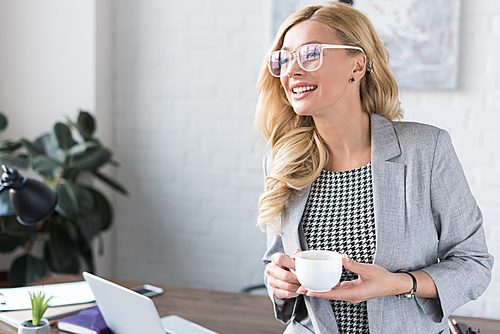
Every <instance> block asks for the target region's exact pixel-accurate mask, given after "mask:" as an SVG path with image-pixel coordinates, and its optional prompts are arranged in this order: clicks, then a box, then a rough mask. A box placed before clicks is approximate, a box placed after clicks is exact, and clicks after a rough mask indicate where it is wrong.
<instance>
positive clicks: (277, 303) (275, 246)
mask: <svg viewBox="0 0 500 334" xmlns="http://www.w3.org/2000/svg"><path fill="white" fill-rule="evenodd" d="M274 253H284V249H283V243H282V240H281V236H280V235H279V234H277V233H275V232H274V231H273V230H271V229H269V228H268V229H267V250H266V253H265V254H264V257H263V259H262V261H263V262H264V265H265V267H266V268H267V266H268V265H269V264H270V263H271V257H272V256H273V254H274ZM268 278H269V275H268V274H267V272H266V271H265V270H264V283H265V285H266V287H267V291H268V294H269V297H270V298H271V301H272V302H273V305H274V315H275V317H276V319H277V320H279V321H281V322H283V323H285V324H287V323H289V322H290V320H291V319H292V318H293V317H294V316H295V314H296V313H297V307H298V304H299V302H300V299H301V298H302V296H299V297H297V298H292V299H287V300H283V299H279V298H278V297H276V296H275V295H274V294H273V292H272V290H271V287H270V286H269V284H268Z"/></svg>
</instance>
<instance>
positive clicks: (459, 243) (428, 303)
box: [417, 130, 493, 322]
mask: <svg viewBox="0 0 500 334" xmlns="http://www.w3.org/2000/svg"><path fill="white" fill-rule="evenodd" d="M431 173H432V174H431V187H430V191H431V194H430V198H431V206H432V214H433V217H434V222H435V224H436V229H437V231H438V236H439V240H438V262H437V263H436V264H433V265H431V266H429V267H426V268H423V269H422V270H423V271H425V272H426V273H428V274H429V275H430V276H431V277H432V279H433V280H434V283H435V285H436V288H437V292H438V295H439V298H438V299H426V298H417V301H418V303H419V304H420V305H421V307H422V309H423V310H424V312H425V313H426V314H427V315H428V316H429V317H430V318H431V319H432V320H433V321H435V322H440V321H442V319H443V318H444V317H448V316H449V315H450V314H451V313H452V312H453V311H455V310H456V309H457V308H458V307H460V306H462V305H464V304H465V303H467V302H469V301H471V300H474V299H477V298H478V297H479V296H480V295H481V294H482V293H483V292H484V291H485V290H486V287H487V286H488V284H489V282H490V279H491V268H492V266H493V257H492V256H491V255H490V254H489V253H488V248H487V245H486V239H485V235H484V230H483V218H482V214H481V211H480V209H479V207H478V206H477V204H476V201H475V199H474V197H473V195H472V193H471V190H470V188H469V185H468V183H467V180H466V177H465V174H464V172H463V169H462V166H461V165H460V162H459V160H458V157H457V155H456V153H455V150H454V148H453V145H452V143H451V138H450V136H449V134H448V133H447V132H446V131H444V130H440V133H439V135H438V138H437V145H436V149H435V154H434V160H433V165H432V172H431Z"/></svg>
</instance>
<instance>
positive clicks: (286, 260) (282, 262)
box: [271, 253, 295, 269]
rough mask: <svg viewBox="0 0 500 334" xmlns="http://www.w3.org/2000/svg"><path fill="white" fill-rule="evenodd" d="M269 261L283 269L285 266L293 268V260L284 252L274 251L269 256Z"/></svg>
mask: <svg viewBox="0 0 500 334" xmlns="http://www.w3.org/2000/svg"><path fill="white" fill-rule="evenodd" d="M271 261H272V262H273V263H275V264H276V265H277V266H279V267H281V268H283V269H285V268H291V269H295V260H294V259H292V258H291V257H290V256H288V255H286V254H283V253H275V254H273V256H272V257H271Z"/></svg>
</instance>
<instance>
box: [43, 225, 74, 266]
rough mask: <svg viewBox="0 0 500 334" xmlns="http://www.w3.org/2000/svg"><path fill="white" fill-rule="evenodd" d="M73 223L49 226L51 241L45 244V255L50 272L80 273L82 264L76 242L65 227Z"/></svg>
mask: <svg viewBox="0 0 500 334" xmlns="http://www.w3.org/2000/svg"><path fill="white" fill-rule="evenodd" d="M67 224H71V222H69V221H67V220H65V221H64V224H56V223H52V224H49V225H50V226H49V234H50V240H49V241H47V243H46V244H45V249H44V254H45V259H46V261H47V264H48V265H49V268H50V270H52V271H55V272H62V273H73V274H76V273H78V271H79V269H80V263H79V261H78V254H77V252H76V249H75V247H74V242H75V240H73V239H72V238H71V237H70V235H69V233H68V231H67V230H66V228H65V225H67Z"/></svg>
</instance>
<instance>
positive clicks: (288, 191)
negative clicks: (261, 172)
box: [256, 3, 493, 333]
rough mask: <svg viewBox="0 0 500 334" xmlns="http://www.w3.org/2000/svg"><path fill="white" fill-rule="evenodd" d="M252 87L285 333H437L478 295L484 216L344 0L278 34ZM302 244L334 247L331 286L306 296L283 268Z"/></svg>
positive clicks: (485, 270)
mask: <svg viewBox="0 0 500 334" xmlns="http://www.w3.org/2000/svg"><path fill="white" fill-rule="evenodd" d="M270 51H271V52H270V53H269V55H268V56H267V57H266V62H265V63H264V64H263V66H262V68H261V71H260V75H259V81H258V86H257V89H258V93H259V104H258V107H257V115H256V125H257V127H258V129H259V130H260V131H261V133H262V134H263V136H264V137H265V138H266V139H267V140H268V143H269V146H270V157H269V159H268V161H267V163H266V167H265V169H266V176H267V178H266V188H265V192H264V193H263V194H262V196H261V198H260V202H259V217H258V224H259V226H260V227H261V228H263V229H267V233H268V249H267V252H266V254H265V255H264V259H263V260H264V263H265V264H266V271H265V280H266V285H267V287H268V290H269V293H270V296H271V299H272V300H273V303H274V305H275V312H276V317H277V319H279V320H280V321H283V322H285V323H288V322H290V324H289V326H288V327H287V330H286V331H285V332H286V333H311V332H312V333H424V332H425V333H442V332H447V326H448V323H447V317H448V316H449V315H450V314H451V312H453V311H454V310H455V309H456V308H458V307H459V306H461V305H463V304H465V303H466V302H468V301H470V300H472V299H476V298H477V297H479V296H480V295H481V294H482V293H483V291H484V290H485V289H486V287H487V285H488V283H489V280H490V276H491V267H492V264H493V258H492V256H491V255H489V254H488V251H487V246H486V242H485V237H484V232H483V227H482V216H481V212H480V210H479V208H478V207H477V205H476V202H475V200H474V198H473V196H472V194H471V192H470V189H469V187H468V184H467V181H466V179H465V176H464V173H463V171H462V167H461V166H460V162H459V161H458V158H457V156H456V154H455V152H454V149H453V146H452V144H451V139H450V137H449V135H448V133H447V132H446V131H444V130H441V129H438V128H436V127H433V126H429V125H423V124H418V123H410V122H395V120H397V119H399V118H401V117H402V111H401V108H400V102H399V100H398V94H399V91H398V87H397V84H396V82H395V80H394V77H393V76H392V74H391V73H390V71H389V69H388V66H387V63H388V58H389V57H388V52H387V50H386V48H385V47H384V46H383V44H382V42H381V41H380V39H379V38H378V36H377V34H376V32H375V30H374V28H373V26H372V25H371V23H370V22H369V20H368V19H367V18H366V17H365V16H364V15H363V14H361V13H360V12H358V11H357V10H355V9H353V8H351V7H350V6H348V5H345V4H343V3H331V4H328V5H325V6H321V5H314V6H309V7H306V8H304V9H301V10H299V11H297V12H296V13H294V14H292V15H291V16H290V17H289V18H288V19H287V20H286V21H285V22H284V23H283V25H282V26H281V28H280V30H279V32H278V34H277V37H276V40H275V42H274V44H273V46H272V48H271V50H270ZM306 249H328V250H334V251H338V252H340V253H344V255H343V260H342V262H343V266H344V269H343V270H344V271H343V275H342V278H341V284H339V285H338V286H337V287H335V288H333V289H332V290H331V291H329V292H323V293H314V292H311V291H307V290H306V289H305V288H304V287H302V286H301V285H300V283H299V282H298V281H297V278H296V277H295V275H294V274H293V273H291V272H290V271H289V269H294V268H295V266H294V260H293V259H292V258H291V257H290V255H292V254H294V253H295V252H297V251H300V250H306Z"/></svg>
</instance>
